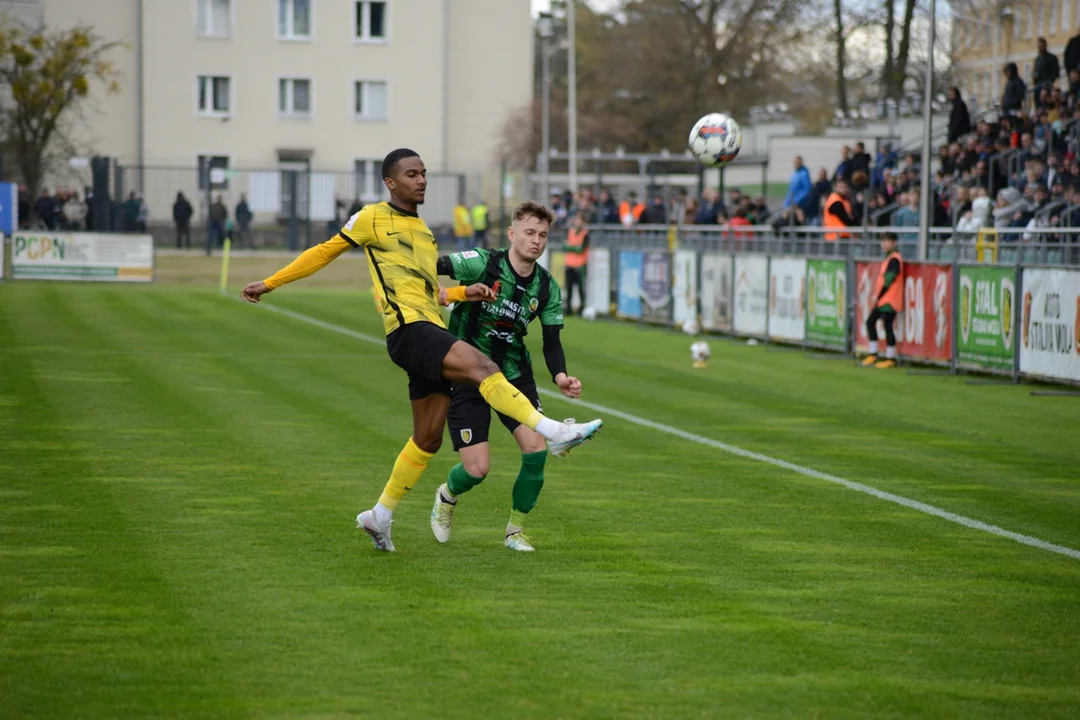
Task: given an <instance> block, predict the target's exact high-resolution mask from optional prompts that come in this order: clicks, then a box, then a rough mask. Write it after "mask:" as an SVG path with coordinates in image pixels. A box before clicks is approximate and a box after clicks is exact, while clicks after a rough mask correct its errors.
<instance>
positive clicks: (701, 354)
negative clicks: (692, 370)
mask: <svg viewBox="0 0 1080 720" xmlns="http://www.w3.org/2000/svg"><path fill="white" fill-rule="evenodd" d="M711 354H712V352H711V351H710V350H709V343H707V342H705V341H704V340H698V341H697V342H696V343H694V344H693V345H691V346H690V359H692V360H693V361H694V367H696V368H703V367H705V364H706V361H708V359H709V356H710V355H711Z"/></svg>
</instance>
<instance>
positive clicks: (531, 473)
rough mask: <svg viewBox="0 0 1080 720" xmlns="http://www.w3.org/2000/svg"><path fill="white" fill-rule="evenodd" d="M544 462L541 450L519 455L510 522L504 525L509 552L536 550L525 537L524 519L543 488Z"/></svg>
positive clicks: (544, 456) (545, 458) (543, 454)
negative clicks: (519, 463)
mask: <svg viewBox="0 0 1080 720" xmlns="http://www.w3.org/2000/svg"><path fill="white" fill-rule="evenodd" d="M546 460H547V453H546V452H544V451H543V450H540V451H539V452H522V454H521V470H520V471H519V472H518V476H517V480H515V481H514V490H513V494H512V497H513V505H512V508H513V509H512V510H511V511H510V522H508V523H507V524H506V540H505V542H504V544H505V545H506V547H508V548H510V549H511V550H517V551H519V552H532V551H533V550H535V549H536V548H534V547H533V544H532V542H531V541H530V540H529V538H528V537H527V536H526V535H525V518H526V516H527V515H528V514H529V511H530V510H532V509H533V508H534V507H536V500H537V498H539V497H540V490H541V489H542V488H543V487H544V462H545V461H546Z"/></svg>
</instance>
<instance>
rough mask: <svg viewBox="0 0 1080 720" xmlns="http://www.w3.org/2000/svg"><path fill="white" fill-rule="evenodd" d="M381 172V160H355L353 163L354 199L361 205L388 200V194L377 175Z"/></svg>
mask: <svg viewBox="0 0 1080 720" xmlns="http://www.w3.org/2000/svg"><path fill="white" fill-rule="evenodd" d="M381 171H382V160H375V159H371V160H366V159H365V160H356V161H355V162H354V163H353V181H354V183H355V185H356V197H355V198H353V199H354V200H359V201H360V202H362V203H373V202H378V201H380V200H389V199H390V192H389V191H388V190H387V189H386V184H385V183H383V181H382V178H381V177H379V173H380V172H381Z"/></svg>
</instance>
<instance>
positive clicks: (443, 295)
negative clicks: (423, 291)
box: [439, 286, 450, 307]
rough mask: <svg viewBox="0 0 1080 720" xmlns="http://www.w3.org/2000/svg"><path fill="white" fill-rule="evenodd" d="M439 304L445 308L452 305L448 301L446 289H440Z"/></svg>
mask: <svg viewBox="0 0 1080 720" xmlns="http://www.w3.org/2000/svg"><path fill="white" fill-rule="evenodd" d="M439 304H440V305H442V306H443V307H447V306H449V305H450V303H449V302H448V301H447V300H446V288H444V287H441V286H440V287H439Z"/></svg>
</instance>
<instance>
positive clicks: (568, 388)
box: [555, 373, 581, 400]
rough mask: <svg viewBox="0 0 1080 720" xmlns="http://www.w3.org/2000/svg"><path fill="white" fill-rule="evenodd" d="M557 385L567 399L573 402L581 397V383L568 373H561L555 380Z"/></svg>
mask: <svg viewBox="0 0 1080 720" xmlns="http://www.w3.org/2000/svg"><path fill="white" fill-rule="evenodd" d="M555 384H556V385H558V386H559V390H560V391H562V394H563V395H565V396H566V397H568V398H570V399H572V400H577V399H578V398H579V397H581V381H580V380H578V379H577V378H576V377H573V376H572V375H567V374H566V373H559V374H558V376H556V378H555Z"/></svg>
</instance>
